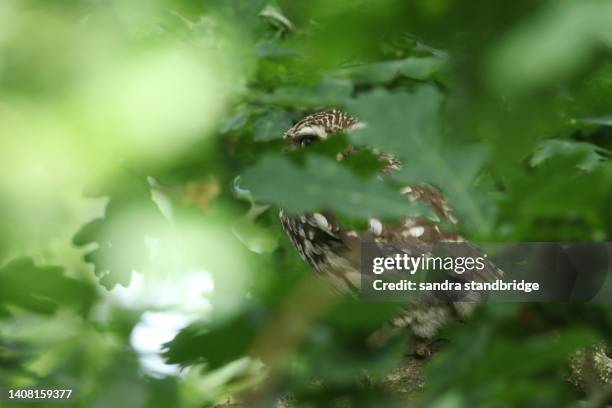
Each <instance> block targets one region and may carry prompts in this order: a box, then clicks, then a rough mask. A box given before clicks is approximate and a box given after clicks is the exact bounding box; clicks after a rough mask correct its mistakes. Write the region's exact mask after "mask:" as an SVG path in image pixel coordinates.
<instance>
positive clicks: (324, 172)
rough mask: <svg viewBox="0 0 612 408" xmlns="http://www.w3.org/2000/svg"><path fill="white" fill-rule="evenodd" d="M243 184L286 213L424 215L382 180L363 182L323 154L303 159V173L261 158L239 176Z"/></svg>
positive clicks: (274, 159)
mask: <svg viewBox="0 0 612 408" xmlns="http://www.w3.org/2000/svg"><path fill="white" fill-rule="evenodd" d="M241 184H242V185H241V187H242V188H244V189H248V190H250V191H251V193H252V194H253V196H254V197H255V199H256V200H259V201H261V202H266V203H272V204H276V205H278V206H280V207H283V208H285V210H287V211H288V212H290V213H303V212H308V211H315V210H321V209H332V210H336V211H338V212H340V213H342V214H345V215H348V216H353V217H363V218H365V217H369V216H376V217H379V218H385V217H387V218H393V217H400V216H405V215H408V214H410V213H413V212H415V213H418V212H419V211H420V212H421V213H422V211H424V209H423V208H422V207H421V206H419V205H417V204H415V203H411V202H410V201H409V200H408V199H406V197H404V196H402V195H401V194H400V193H399V191H396V190H395V189H394V188H392V187H390V186H389V185H387V184H385V183H384V182H383V181H382V180H379V179H378V178H375V177H373V178H370V179H365V180H364V179H361V178H359V177H357V176H355V175H353V174H352V173H351V172H350V171H349V170H347V169H346V168H344V167H343V166H342V165H341V164H339V163H338V162H336V161H334V160H332V159H329V158H325V157H322V156H307V157H306V165H305V167H304V168H303V169H302V168H299V167H298V166H297V165H295V164H294V163H292V162H291V161H289V160H288V159H286V158H284V157H280V156H265V157H263V158H262V159H261V160H260V161H259V163H258V164H257V165H255V166H254V167H253V168H251V169H249V170H247V171H246V172H245V173H244V174H243V176H242V181H241Z"/></svg>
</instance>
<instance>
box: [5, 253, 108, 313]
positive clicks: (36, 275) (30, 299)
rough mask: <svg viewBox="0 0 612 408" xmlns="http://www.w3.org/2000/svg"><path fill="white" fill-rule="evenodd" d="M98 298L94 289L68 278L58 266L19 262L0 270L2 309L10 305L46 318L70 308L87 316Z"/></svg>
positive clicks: (25, 261) (15, 261) (22, 260)
mask: <svg viewBox="0 0 612 408" xmlns="http://www.w3.org/2000/svg"><path fill="white" fill-rule="evenodd" d="M96 297H97V296H96V293H95V290H94V288H93V286H91V285H88V284H86V283H85V282H83V281H80V280H78V279H75V278H71V277H68V276H66V275H65V274H64V269H63V268H62V267H59V266H36V265H35V264H34V262H33V261H32V260H31V259H30V258H18V259H15V260H13V261H11V262H9V263H8V264H6V265H5V266H4V267H2V268H1V269H0V309H2V308H3V306H6V305H11V306H17V307H20V308H22V309H26V310H29V311H32V312H36V313H43V314H47V313H53V312H54V311H55V310H56V309H57V307H58V306H60V305H68V306H72V307H75V308H76V309H77V310H78V311H79V312H81V313H83V314H86V313H87V312H88V310H89V308H90V307H91V305H92V304H93V302H94V301H95V300H96Z"/></svg>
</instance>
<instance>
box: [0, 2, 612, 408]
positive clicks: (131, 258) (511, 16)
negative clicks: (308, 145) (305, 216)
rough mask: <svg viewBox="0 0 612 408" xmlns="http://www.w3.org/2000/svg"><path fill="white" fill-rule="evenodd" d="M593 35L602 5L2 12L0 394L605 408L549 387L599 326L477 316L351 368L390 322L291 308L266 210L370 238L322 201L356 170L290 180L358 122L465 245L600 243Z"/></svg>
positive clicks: (302, 295) (603, 101)
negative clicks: (301, 148) (317, 129)
mask: <svg viewBox="0 0 612 408" xmlns="http://www.w3.org/2000/svg"><path fill="white" fill-rule="evenodd" d="M610 27H612V4H611V3H610V2H608V1H605V0H580V1H578V0H574V1H572V0H564V1H536V2H534V1H526V0H518V1H514V2H502V3H500V2H490V1H481V0H478V1H473V2H470V3H469V4H466V3H465V2H459V1H456V0H433V1H432V0H428V1H425V0H423V1H411V2H406V1H401V0H382V1H378V2H367V1H361V0H336V1H334V2H329V1H323V0H309V1H294V0H292V1H288V0H287V1H284V0H276V1H275V0H179V1H170V0H152V1H138V0H121V1H119V0H114V1H100V0H77V1H62V0H45V1H43V0H3V1H2V2H0V163H1V164H2V172H1V174H0V388H2V387H4V388H28V387H35V388H69V389H73V390H74V397H73V399H72V400H71V401H70V402H69V403H67V404H68V405H70V406H75V407H87V408H89V407H122V406H126V407H127V406H129V407H135V408H136V407H208V406H219V407H223V406H225V407H229V406H249V407H251V406H265V407H268V406H269V407H272V406H285V407H291V406H308V407H311V406H312V407H318V406H338V407H345V406H358V407H373V406H385V407H389V406H412V405H414V406H427V407H429V406H432V407H441V408H454V407H473V406H477V407H480V406H485V407H488V406H491V407H501V406H504V407H505V406H517V407H530V406H532V407H559V406H576V405H578V404H579V403H580V401H586V404H592V405H588V406H604V405H602V404H605V402H603V403H601V401H605V391H606V389H605V388H604V389H603V391H601V390H602V389H601V388H600V386H601V384H600V382H597V381H595V382H594V383H593V382H589V383H588V384H585V382H584V381H582V380H583V379H579V380H577V381H574V380H572V379H571V377H572V376H571V373H570V372H569V371H570V363H569V361H570V357H571V356H572V354H573V353H574V352H575V351H576V350H578V349H580V348H582V347H587V346H590V345H592V344H596V343H600V342H605V341H606V340H610V337H611V336H612V306H611V305H609V304H608V305H607V304H605V303H604V304H601V303H600V304H502V305H499V304H498V305H490V306H486V307H482V308H480V310H479V311H478V312H477V314H476V315H475V316H474V318H472V319H471V320H469V321H467V322H464V323H460V324H459V323H458V324H453V325H451V326H450V327H448V328H447V329H446V331H445V333H444V334H443V336H444V337H445V338H448V339H450V341H449V342H448V344H447V345H446V346H445V347H444V349H443V350H442V351H441V352H440V353H438V354H437V355H436V356H435V357H434V358H433V359H431V360H428V361H422V360H414V359H409V358H408V359H407V358H406V352H407V350H408V347H409V344H408V343H409V340H408V339H407V336H406V335H405V334H400V335H398V336H396V337H394V338H393V339H391V341H389V343H388V344H386V345H385V346H384V347H382V348H378V349H373V348H371V347H369V346H368V344H367V342H366V338H367V337H368V335H369V334H370V333H371V332H372V331H373V330H375V329H376V328H377V327H379V326H380V325H381V324H382V323H383V322H385V321H386V320H387V319H388V318H389V317H390V316H392V315H393V313H394V312H395V311H396V309H397V307H398V306H399V305H397V304H385V303H364V302H359V301H357V300H354V299H338V298H334V297H333V296H332V295H330V294H328V293H327V286H326V285H325V284H324V283H321V282H313V281H311V280H309V279H308V276H309V270H308V267H307V266H306V265H305V264H304V263H303V262H302V261H301V260H300V259H299V257H298V256H297V253H296V252H295V251H294V250H293V248H292V247H291V245H290V243H289V242H288V240H287V238H286V237H285V236H284V234H283V232H282V230H281V227H280V223H279V221H278V218H277V207H278V206H283V207H285V208H287V209H289V210H304V209H308V210H315V209H317V208H322V207H325V208H330V209H333V210H335V211H337V212H338V213H339V214H340V215H341V216H342V217H343V219H345V220H346V222H349V223H355V225H362V223H363V222H364V220H363V219H362V217H363V211H360V210H359V209H357V208H354V207H351V206H350V205H347V204H346V202H344V201H343V200H342V199H339V198H338V197H342V196H344V195H348V194H350V192H351V191H359V190H360V186H361V185H362V183H363V182H364V181H365V180H369V181H371V180H373V179H374V178H375V177H374V173H375V172H376V170H377V168H376V163H374V164H373V163H372V160H371V157H369V156H367V155H366V156H359V157H358V158H357V159H356V160H352V161H348V162H347V163H343V164H342V165H341V164H340V163H336V162H331V163H330V162H329V161H325V163H327V165H328V166H327V167H326V173H325V176H324V177H321V174H319V173H318V172H317V170H319V169H318V167H317V166H316V165H315V164H316V163H317V162H316V161H315V159H314V157H315V156H317V157H318V159H317V160H325V158H326V157H329V155H331V154H332V152H331V151H326V148H325V147H324V148H321V149H319V150H318V151H317V152H316V154H315V153H308V152H306V153H303V154H302V155H301V156H300V157H297V158H287V157H286V156H284V155H283V154H282V148H283V142H282V140H281V135H282V134H283V132H284V131H285V130H287V129H288V128H289V127H290V126H291V124H292V123H294V122H295V121H297V120H299V119H301V118H302V117H304V116H305V115H307V114H309V113H312V112H315V111H319V110H322V109H327V108H331V107H337V108H343V109H346V110H348V111H349V112H351V113H353V114H355V115H358V116H359V117H360V118H362V119H363V120H365V121H366V122H368V125H369V126H368V128H367V130H366V131H364V132H361V133H358V134H355V135H351V136H350V137H351V141H352V142H353V143H358V144H367V145H369V146H373V147H378V148H380V149H382V150H386V151H393V152H394V153H395V154H396V155H397V156H398V157H400V158H402V159H403V161H404V163H405V167H404V170H402V171H401V172H400V173H399V174H398V175H397V176H396V177H395V178H394V179H393V180H389V181H388V182H387V184H388V185H387V187H389V186H392V185H394V183H400V182H403V183H405V182H414V181H418V182H429V183H432V184H434V185H436V186H438V187H439V188H440V189H442V190H443V191H444V192H445V193H447V194H448V196H449V198H450V200H451V202H452V203H453V205H454V206H455V207H456V209H457V213H458V215H459V216H460V218H461V222H460V229H461V232H462V233H463V234H464V236H466V237H468V238H469V239H471V240H473V241H482V242H505V241H507V242H522V241H527V242H528V241H610V240H611V239H612V236H611V235H612V211H611V208H612V206H611V204H612V164H611V163H610V161H609V152H610V148H611V147H612V59H611V56H612V31H610ZM304 156H305V157H304ZM332 157H333V156H332ZM294 159H295V160H294ZM313 163H314V164H313ZM306 182H308V183H310V184H312V185H315V186H317V188H315V189H314V190H315V192H314V193H313V192H312V191H310V192H305V191H304V190H303V189H302V186H303V185H304V183H306ZM378 182H380V183H383V182H382V181H378ZM305 194H309V196H308V197H307V198H308V200H305V199H304V200H302V198H303V197H305V196H304V195H305ZM374 198H375V197H373V196H368V193H367V192H365V193H364V203H363V207H366V208H369V209H370V210H371V211H372V212H373V213H379V214H380V216H381V217H382V218H384V219H387V218H388V219H392V218H393V217H394V216H396V215H397V214H396V213H394V212H393V211H391V210H390V208H391V207H393V206H392V205H389V206H385V208H377V206H380V204H379V201H380V200H375V199H374ZM305 201H307V202H308V203H310V204H304V202H305ZM263 204H271V205H272V207H271V208H268V207H266V206H264V205H263ZM304 206H306V208H304ZM608 352H609V350H608ZM609 375H610V376H609V377H608V380H610V379H612V366H611V368H610V371H609ZM572 382H574V383H579V384H578V386H575V384H572ZM604 382H605V381H604ZM609 391H610V390H609V389H608V392H609ZM602 392H604V394H602ZM602 395H604V397H602ZM597 398H599V399H597ZM602 398H603V399H602ZM597 403H600V405H595V404H597ZM26 404H27V403H26ZM48 404H49V405H50V403H44V402H40V403H36V404H35V405H34V404H32V406H37V407H38V406H40V407H43V406H46V405H48ZM1 405H2V406H7V407H8V406H13V404H11V403H10V402H8V401H2V402H1ZM14 406H24V405H23V403H21V404H14ZM54 406H55V405H54Z"/></svg>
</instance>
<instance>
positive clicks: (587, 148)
mask: <svg viewBox="0 0 612 408" xmlns="http://www.w3.org/2000/svg"><path fill="white" fill-rule="evenodd" d="M604 153H607V151H606V150H605V149H603V148H601V147H598V146H595V145H593V144H590V143H584V142H574V141H570V140H546V141H544V142H542V143H541V144H540V146H539V147H538V149H537V150H536V152H535V153H534V154H533V156H532V157H531V160H530V161H529V164H530V165H531V166H532V167H537V166H540V165H542V164H543V163H545V162H546V161H548V160H550V159H551V158H552V157H554V156H558V155H563V156H581V157H583V160H582V161H581V162H579V163H578V164H577V167H578V168H580V169H581V170H585V171H592V170H593V169H594V168H595V167H596V166H597V165H598V164H599V163H600V162H601V161H602V160H603V159H604V157H603V155H602V154H604Z"/></svg>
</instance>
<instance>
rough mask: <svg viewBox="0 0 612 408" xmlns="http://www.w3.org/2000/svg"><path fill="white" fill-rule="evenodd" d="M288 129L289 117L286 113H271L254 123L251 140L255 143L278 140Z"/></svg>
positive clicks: (289, 125)
mask: <svg viewBox="0 0 612 408" xmlns="http://www.w3.org/2000/svg"><path fill="white" fill-rule="evenodd" d="M290 127H291V116H290V115H289V113H288V112H287V111H284V110H274V111H271V112H269V113H268V114H265V115H263V116H261V117H259V118H258V119H257V120H256V121H255V130H254V133H253V140H255V141H256V142H267V141H269V140H275V139H280V138H281V136H282V135H283V134H284V133H285V132H286V131H287V130H288V129H289V128H290Z"/></svg>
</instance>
